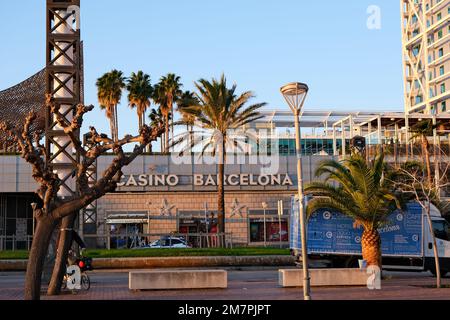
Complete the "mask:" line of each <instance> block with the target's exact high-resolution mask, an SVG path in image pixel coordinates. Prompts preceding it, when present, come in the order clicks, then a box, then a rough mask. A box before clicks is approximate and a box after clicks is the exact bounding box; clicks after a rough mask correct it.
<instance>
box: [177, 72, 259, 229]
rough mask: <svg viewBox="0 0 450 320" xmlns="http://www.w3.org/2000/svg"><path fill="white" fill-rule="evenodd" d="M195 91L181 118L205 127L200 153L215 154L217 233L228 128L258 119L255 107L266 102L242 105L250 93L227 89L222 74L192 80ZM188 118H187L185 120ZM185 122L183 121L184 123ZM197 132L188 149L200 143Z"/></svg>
mask: <svg viewBox="0 0 450 320" xmlns="http://www.w3.org/2000/svg"><path fill="white" fill-rule="evenodd" d="M195 87H196V88H197V90H198V94H197V99H198V102H199V103H198V104H194V105H191V106H189V107H183V114H184V117H185V119H191V118H194V119H195V120H196V121H198V122H199V123H200V124H201V125H202V127H203V129H204V130H208V131H209V132H208V133H207V138H208V139H207V142H206V144H205V145H204V147H203V151H202V153H203V154H204V153H205V152H206V151H207V150H212V154H213V156H215V155H216V153H218V157H219V165H218V168H219V173H218V176H217V177H218V178H217V180H218V181H217V186H218V188H217V189H218V190H217V193H218V199H217V202H218V205H217V207H218V214H217V217H218V228H219V230H218V231H219V232H220V233H225V190H224V178H225V161H226V152H227V148H226V147H227V146H232V147H233V146H234V145H235V143H236V141H233V137H231V136H230V135H229V133H230V130H236V129H240V128H242V127H244V126H245V125H246V124H248V123H251V122H253V121H255V120H258V119H260V118H261V117H262V116H261V115H260V113H259V112H258V110H259V109H260V108H261V107H263V106H264V105H266V104H265V103H258V104H254V105H251V106H246V104H247V103H248V101H249V100H250V99H251V98H253V97H254V94H253V93H252V92H250V91H249V92H244V93H243V94H241V95H239V96H238V95H237V94H236V85H233V87H232V88H231V89H230V88H228V87H227V81H226V79H225V76H224V75H222V78H221V79H220V80H219V81H217V80H216V79H213V80H212V81H211V82H210V81H207V80H205V79H201V80H199V81H198V82H196V83H195ZM188 121H190V120H188ZM184 124H187V123H184ZM193 134H194V135H195V134H197V136H194V138H193V139H192V141H191V143H190V145H188V148H192V147H194V146H195V145H198V144H200V143H203V142H204V141H203V138H204V136H203V135H202V134H199V133H196V132H193ZM190 135H191V133H190V132H187V133H186V134H184V135H182V136H181V138H180V139H179V140H178V141H175V143H174V144H178V143H181V142H183V141H186V140H187V139H189V136H190Z"/></svg>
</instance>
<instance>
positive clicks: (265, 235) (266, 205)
mask: <svg viewBox="0 0 450 320" xmlns="http://www.w3.org/2000/svg"><path fill="white" fill-rule="evenodd" d="M261 205H262V207H263V210H264V247H266V246H267V245H266V243H267V239H266V237H267V232H266V210H267V208H268V207H269V205H268V204H267V202H263V203H261Z"/></svg>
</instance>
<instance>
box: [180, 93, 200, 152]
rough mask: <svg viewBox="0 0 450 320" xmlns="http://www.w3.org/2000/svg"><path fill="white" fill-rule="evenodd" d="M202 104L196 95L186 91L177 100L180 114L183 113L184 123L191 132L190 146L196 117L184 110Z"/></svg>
mask: <svg viewBox="0 0 450 320" xmlns="http://www.w3.org/2000/svg"><path fill="white" fill-rule="evenodd" d="M199 103H200V100H199V99H198V98H197V96H196V95H195V93H193V92H191V91H185V92H183V93H182V94H181V96H180V97H179V99H178V100H177V107H178V112H180V113H181V116H182V123H184V124H186V129H187V131H188V132H189V141H188V145H190V141H192V139H193V137H192V135H193V131H194V123H195V117H194V116H193V115H191V114H189V113H185V112H184V109H186V108H188V107H190V106H196V105H198V104H199Z"/></svg>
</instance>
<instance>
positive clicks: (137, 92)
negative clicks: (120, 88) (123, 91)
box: [127, 71, 153, 129]
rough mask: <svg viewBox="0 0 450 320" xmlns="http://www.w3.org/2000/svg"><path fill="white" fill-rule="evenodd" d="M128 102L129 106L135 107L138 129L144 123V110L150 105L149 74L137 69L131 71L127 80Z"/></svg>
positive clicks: (151, 88)
mask: <svg viewBox="0 0 450 320" xmlns="http://www.w3.org/2000/svg"><path fill="white" fill-rule="evenodd" d="M127 90H128V92H129V93H128V102H129V105H130V107H131V108H136V109H137V114H138V118H139V129H141V128H142V127H143V126H144V125H145V111H146V110H147V108H148V107H150V99H151V97H152V96H153V87H152V85H151V84H150V76H149V75H148V74H144V72H142V71H139V72H138V73H137V74H136V73H134V72H133V73H132V74H131V77H130V78H129V79H128V82H127Z"/></svg>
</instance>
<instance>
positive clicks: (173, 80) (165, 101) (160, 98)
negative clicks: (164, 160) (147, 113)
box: [153, 73, 182, 152]
mask: <svg viewBox="0 0 450 320" xmlns="http://www.w3.org/2000/svg"><path fill="white" fill-rule="evenodd" d="M181 87H182V84H181V82H180V77H178V76H176V75H175V74H173V73H169V74H168V75H166V76H164V77H162V78H161V79H160V81H159V83H158V84H157V85H156V86H155V92H154V96H153V100H154V101H155V103H157V104H158V105H159V106H160V108H161V112H162V113H163V115H164V117H165V118H166V134H165V137H166V143H165V145H166V150H165V152H169V131H170V126H171V125H170V122H169V115H172V119H173V104H174V102H175V101H177V100H178V98H179V96H180V95H181ZM172 134H173V124H172Z"/></svg>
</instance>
